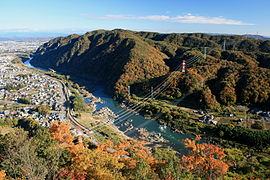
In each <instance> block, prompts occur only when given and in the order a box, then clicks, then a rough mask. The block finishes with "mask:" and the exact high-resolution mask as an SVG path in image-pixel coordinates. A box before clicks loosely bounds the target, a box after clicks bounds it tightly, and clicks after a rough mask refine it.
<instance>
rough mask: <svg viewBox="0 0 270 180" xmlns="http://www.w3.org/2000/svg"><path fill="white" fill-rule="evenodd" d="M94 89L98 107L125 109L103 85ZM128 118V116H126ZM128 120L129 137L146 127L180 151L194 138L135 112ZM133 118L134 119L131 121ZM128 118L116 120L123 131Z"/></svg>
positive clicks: (117, 112) (117, 110)
mask: <svg viewBox="0 0 270 180" xmlns="http://www.w3.org/2000/svg"><path fill="white" fill-rule="evenodd" d="M24 64H25V65H27V66H28V67H33V66H32V65H31V59H29V60H27V61H25V62H24ZM35 68H38V69H41V70H44V69H42V68H39V67H35ZM93 86H95V87H94V90H93V91H92V92H91V93H92V94H93V95H94V96H95V97H97V98H98V97H99V98H101V100H102V101H101V102H99V103H96V105H97V109H101V108H102V107H108V108H110V109H111V110H112V111H113V112H114V113H115V114H116V115H117V114H119V112H123V111H125V109H123V108H122V107H120V105H119V103H118V102H116V101H115V100H113V98H112V97H110V96H109V95H107V94H106V93H105V90H104V88H103V87H102V86H101V85H94V84H93ZM85 101H86V102H90V100H89V99H87V98H86V99H85ZM125 118H126V117H125ZM127 120H129V122H130V124H132V126H133V127H134V128H133V130H130V131H127V132H125V134H126V135H127V136H129V137H135V136H136V135H138V134H137V132H136V131H134V129H135V128H145V129H146V130H147V131H148V132H154V133H157V134H159V135H161V136H162V137H163V138H164V139H165V140H166V141H167V142H168V143H166V145H168V146H170V147H172V148H173V149H174V150H176V151H178V152H183V153H184V152H186V151H185V150H184V145H183V140H184V139H186V138H192V137H193V136H192V135H188V134H182V133H177V132H174V131H172V130H171V129H170V128H169V127H166V126H164V125H161V124H159V123H158V122H157V121H154V120H149V119H146V118H144V117H143V116H141V115H136V114H134V113H130V114H129V115H128V118H127ZM130 120H132V121H130ZM125 122H126V120H125V121H124V120H123V121H122V120H119V121H116V122H115V125H116V126H117V127H118V128H119V129H120V130H122V131H124V130H125V129H126V128H125V127H123V126H121V124H123V123H125Z"/></svg>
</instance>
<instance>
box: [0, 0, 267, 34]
mask: <svg viewBox="0 0 270 180" xmlns="http://www.w3.org/2000/svg"><path fill="white" fill-rule="evenodd" d="M269 8H270V0H110V1H109V0H95V1H94V0H0V34H5V33H6V34H8V33H13V34H16V33H29V34H31V33H32V34H42V33H43V34H49V33H65V34H71V33H79V34H82V33H85V32H88V31H92V30H97V29H106V30H111V29H119V28H121V29H129V30H135V31H153V32H161V33H172V32H174V33H185V32H202V33H221V34H259V35H264V36H270V20H269V19H270V10H269Z"/></svg>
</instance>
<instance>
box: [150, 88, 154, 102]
mask: <svg viewBox="0 0 270 180" xmlns="http://www.w3.org/2000/svg"><path fill="white" fill-rule="evenodd" d="M151 99H154V88H153V86H151Z"/></svg>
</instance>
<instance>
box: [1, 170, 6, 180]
mask: <svg viewBox="0 0 270 180" xmlns="http://www.w3.org/2000/svg"><path fill="white" fill-rule="evenodd" d="M5 177H6V172H5V170H0V180H4V179H5Z"/></svg>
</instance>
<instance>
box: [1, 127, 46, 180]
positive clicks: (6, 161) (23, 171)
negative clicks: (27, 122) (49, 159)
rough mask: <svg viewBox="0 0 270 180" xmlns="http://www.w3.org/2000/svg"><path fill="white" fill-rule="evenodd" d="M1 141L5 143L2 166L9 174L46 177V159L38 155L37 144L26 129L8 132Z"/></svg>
mask: <svg viewBox="0 0 270 180" xmlns="http://www.w3.org/2000/svg"><path fill="white" fill-rule="evenodd" d="M1 143H3V144H2V146H3V151H2V152H1V156H3V161H2V162H1V166H2V167H3V168H4V169H5V170H6V172H7V174H8V175H9V176H11V177H13V178H17V177H25V178H26V179H32V180H39V179H45V176H46V175H47V173H48V171H47V168H46V166H45V164H44V160H43V159H41V158H39V157H38V156H37V153H36V149H37V146H36V144H35V143H34V141H33V139H31V138H30V139H29V138H28V136H27V133H26V132H25V131H23V130H22V129H16V130H15V131H14V132H12V133H9V134H7V135H6V136H5V137H4V139H3V141H2V142H1Z"/></svg>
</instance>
